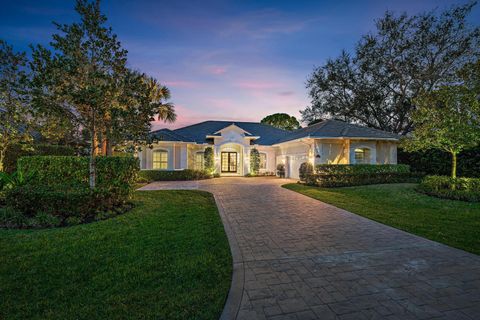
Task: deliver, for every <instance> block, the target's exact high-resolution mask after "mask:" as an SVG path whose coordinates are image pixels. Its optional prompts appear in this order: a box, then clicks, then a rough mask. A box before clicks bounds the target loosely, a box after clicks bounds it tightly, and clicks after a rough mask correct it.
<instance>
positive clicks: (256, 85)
mask: <svg viewBox="0 0 480 320" xmlns="http://www.w3.org/2000/svg"><path fill="white" fill-rule="evenodd" d="M237 86H238V87H240V88H242V89H248V90H267V89H274V88H278V87H280V84H279V83H275V82H268V81H264V82H262V81H243V82H239V83H237Z"/></svg>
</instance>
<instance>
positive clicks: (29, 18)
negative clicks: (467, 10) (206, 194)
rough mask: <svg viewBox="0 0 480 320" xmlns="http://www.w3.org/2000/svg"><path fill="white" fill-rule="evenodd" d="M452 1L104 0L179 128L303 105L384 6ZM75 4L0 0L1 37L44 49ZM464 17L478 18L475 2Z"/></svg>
mask: <svg viewBox="0 0 480 320" xmlns="http://www.w3.org/2000/svg"><path fill="white" fill-rule="evenodd" d="M458 3H465V2H464V1H463V2H458V1H447V0H444V1H439V0H421V1H420V0H414V1H410V0H403V1H285V2H283V1H236V2H233V1H103V2H102V9H103V12H104V13H105V14H106V15H107V17H108V19H109V21H108V24H109V25H110V26H112V28H113V30H114V32H115V33H116V34H117V35H118V37H119V39H120V41H121V42H122V44H123V46H124V47H125V48H126V49H127V50H128V51H129V64H130V67H132V68H135V69H138V70H140V71H142V72H145V73H147V74H149V75H151V76H154V77H156V78H157V79H158V80H160V82H162V83H163V84H165V85H167V86H168V87H169V88H170V89H171V91H172V102H173V103H174V104H175V106H176V111H177V114H178V120H177V122H175V123H174V124H173V125H165V124H163V123H155V124H154V127H155V128H159V127H170V128H172V127H173V128H177V127H181V126H185V125H188V124H191V123H195V122H200V121H203V120H208V119H212V120H237V121H260V120H261V119H262V118H263V117H264V116H266V115H269V114H272V113H276V112H286V113H289V114H291V115H294V116H296V117H298V118H300V114H299V112H298V111H299V110H300V109H303V108H304V107H305V106H307V105H308V103H309V100H308V96H307V91H306V89H305V81H306V78H307V76H308V75H309V74H310V73H311V72H312V70H313V67H314V66H319V65H321V64H323V63H324V62H325V61H326V59H327V58H329V57H335V56H337V55H338V54H339V53H340V51H341V50H342V49H346V50H349V51H350V50H352V49H353V48H354V46H355V43H356V42H357V41H358V40H359V39H360V36H361V35H363V34H366V33H368V32H371V31H373V30H374V20H375V19H378V18H380V17H381V16H382V15H383V13H384V12H385V10H392V11H395V12H397V13H400V12H403V11H406V12H408V13H411V14H414V13H418V12H422V11H429V10H433V9H435V8H437V9H439V10H442V9H445V8H449V7H450V6H451V5H453V4H458ZM73 7H74V1H65V0H63V1H2V11H1V12H0V38H3V39H4V40H6V41H7V42H9V43H10V44H12V45H13V46H14V48H15V49H16V50H25V51H27V52H28V51H29V49H28V45H29V44H30V43H34V44H36V43H40V44H44V45H48V43H49V41H50V39H51V34H52V33H53V32H54V31H55V28H54V26H53V25H52V21H57V22H60V23H69V22H72V21H73V20H75V19H77V18H78V16H77V14H76V13H75V12H74V10H73ZM469 20H470V21H480V6H478V5H477V6H476V7H475V9H474V12H473V14H472V15H471V16H470V18H469Z"/></svg>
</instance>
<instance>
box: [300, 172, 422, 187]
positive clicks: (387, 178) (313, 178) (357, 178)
mask: <svg viewBox="0 0 480 320" xmlns="http://www.w3.org/2000/svg"><path fill="white" fill-rule="evenodd" d="M420 178H421V175H419V174H417V173H410V172H379V173H361V174H313V175H310V176H307V177H306V179H305V183H306V184H308V185H313V186H317V187H324V188H336V187H352V186H361V185H368V184H385V183H414V182H418V181H419V180H420Z"/></svg>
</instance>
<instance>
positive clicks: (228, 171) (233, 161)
mask: <svg viewBox="0 0 480 320" xmlns="http://www.w3.org/2000/svg"><path fill="white" fill-rule="evenodd" d="M243 153H244V147H243V146H242V145H241V144H238V143H225V144H223V145H221V146H220V148H219V153H218V160H219V168H218V169H219V170H218V172H220V175H222V176H243V175H244V168H243V167H244V166H243V163H244V155H243Z"/></svg>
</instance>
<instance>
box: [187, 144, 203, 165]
mask: <svg viewBox="0 0 480 320" xmlns="http://www.w3.org/2000/svg"><path fill="white" fill-rule="evenodd" d="M205 148H207V146H206V145H201V144H200V145H198V144H191V143H190V144H188V145H187V148H186V149H187V152H186V158H187V160H186V166H185V168H186V169H195V154H196V153H197V152H204V151H205Z"/></svg>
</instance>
